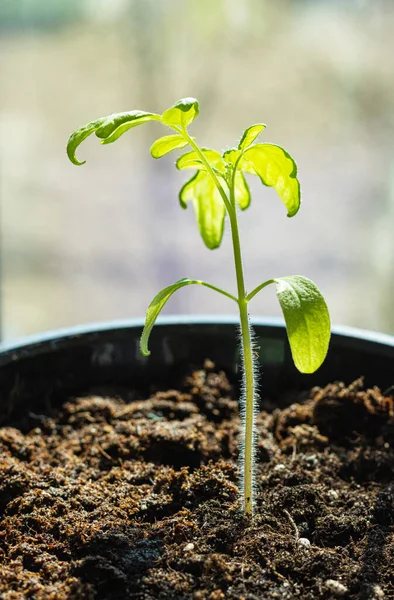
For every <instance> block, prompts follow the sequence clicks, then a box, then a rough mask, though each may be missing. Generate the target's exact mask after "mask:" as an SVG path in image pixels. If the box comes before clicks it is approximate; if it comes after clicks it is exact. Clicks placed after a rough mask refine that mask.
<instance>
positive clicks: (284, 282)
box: [274, 275, 331, 373]
mask: <svg viewBox="0 0 394 600" xmlns="http://www.w3.org/2000/svg"><path fill="white" fill-rule="evenodd" d="M274 281H275V283H276V294H277V296H278V300H279V303H280V305H281V308H282V311H283V316H284V318H285V321H286V329H287V335H288V338H289V342H290V348H291V353H292V356H293V360H294V363H295V365H296V367H297V369H298V370H299V371H301V373H313V372H314V371H316V370H317V369H318V368H319V367H320V365H321V364H322V362H323V361H324V359H325V357H326V354H327V351H328V346H329V342H330V331H331V324H330V315H329V312H328V308H327V305H326V302H325V300H324V298H323V296H322V294H321V292H320V291H319V289H318V288H317V286H316V285H315V284H314V283H313V281H311V280H310V279H307V278H306V277H302V276H301V275H293V276H290V277H280V278H277V279H275V280H274Z"/></svg>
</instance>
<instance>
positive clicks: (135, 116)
mask: <svg viewBox="0 0 394 600" xmlns="http://www.w3.org/2000/svg"><path fill="white" fill-rule="evenodd" d="M148 121H160V115H156V114H154V113H148V112H145V111H142V110H132V111H130V112H123V113H117V114H113V115H109V116H108V117H103V118H101V119H97V120H96V121H92V122H91V123H88V124H87V125H84V126H83V127H80V128H79V129H76V131H74V133H72V134H71V136H70V138H69V140H68V143H67V154H68V157H69V159H70V160H71V162H72V163H74V165H83V164H85V162H86V161H82V162H81V161H79V160H78V159H77V157H76V154H75V153H76V150H77V148H78V146H79V145H80V144H81V143H82V142H83V141H84V140H85V139H86V138H87V137H88V136H89V135H91V134H92V133H93V132H95V133H96V136H97V137H98V138H100V139H101V143H102V144H111V143H112V142H115V141H116V140H117V139H119V138H120V136H121V135H123V134H124V133H125V132H126V131H128V130H129V129H131V128H132V127H137V125H142V124H143V123H147V122H148Z"/></svg>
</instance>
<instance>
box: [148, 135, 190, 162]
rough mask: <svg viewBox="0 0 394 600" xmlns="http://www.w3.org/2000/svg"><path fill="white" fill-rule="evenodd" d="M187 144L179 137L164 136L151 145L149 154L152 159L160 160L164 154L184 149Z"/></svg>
mask: <svg viewBox="0 0 394 600" xmlns="http://www.w3.org/2000/svg"><path fill="white" fill-rule="evenodd" d="M188 143H189V142H188V141H187V140H185V138H184V137H183V136H181V135H178V134H177V135H165V136H164V137H161V138H159V139H158V140H156V141H155V142H154V143H153V144H152V146H151V149H150V153H151V155H152V156H153V158H161V157H162V156H164V155H165V154H168V153H169V152H172V150H176V149H177V148H184V147H185V146H187V145H188Z"/></svg>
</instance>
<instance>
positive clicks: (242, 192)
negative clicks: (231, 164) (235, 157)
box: [234, 171, 251, 210]
mask: <svg viewBox="0 0 394 600" xmlns="http://www.w3.org/2000/svg"><path fill="white" fill-rule="evenodd" d="M234 194H235V201H236V202H237V204H238V206H239V207H240V209H241V210H245V209H246V208H248V207H249V205H250V200H251V198H250V190H249V186H248V184H247V183H246V180H245V177H244V176H243V174H242V173H241V171H237V172H236V174H235V179H234Z"/></svg>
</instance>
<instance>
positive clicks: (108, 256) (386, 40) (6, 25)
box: [0, 0, 394, 339]
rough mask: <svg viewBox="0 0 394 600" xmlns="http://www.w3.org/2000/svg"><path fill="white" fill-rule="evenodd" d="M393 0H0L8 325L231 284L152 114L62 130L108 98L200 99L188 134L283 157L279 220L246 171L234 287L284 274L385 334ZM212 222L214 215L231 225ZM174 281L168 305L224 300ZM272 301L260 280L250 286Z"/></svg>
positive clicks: (275, 204) (391, 311)
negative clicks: (295, 207)
mask: <svg viewBox="0 0 394 600" xmlns="http://www.w3.org/2000/svg"><path fill="white" fill-rule="evenodd" d="M393 31H394V2H393V0H275V1H273V0H243V1H240V0H215V1H213V0H198V1H197V0H165V1H164V0H0V205H1V313H2V329H3V336H4V337H5V338H7V339H11V338H17V337H19V336H22V335H26V334H31V333H35V332H38V331H42V330H47V329H53V328H59V327H65V326H69V325H75V324H78V323H88V322H92V321H102V320H110V319H116V318H127V317H140V316H143V315H144V313H145V309H146V306H147V304H148V303H149V302H150V300H151V299H152V297H153V296H154V295H155V293H156V292H157V291H159V290H160V289H161V288H162V287H164V286H166V285H168V284H170V283H172V282H174V281H175V280H177V279H179V278H181V277H192V278H198V279H204V280H206V281H208V282H210V283H213V284H215V285H218V286H222V287H224V288H225V289H228V290H229V291H234V290H235V277H234V272H233V264H232V249H231V240H230V236H229V232H228V227H227V234H226V236H225V238H224V241H223V244H222V247H221V248H220V249H218V250H215V251H209V250H208V249H206V248H205V246H204V245H203V243H202V241H201V239H200V238H199V234H198V230H197V227H196V224H195V217H194V214H193V210H192V208H190V209H189V210H187V211H183V210H181V209H180V207H179V203H178V199H177V194H178V190H179V188H180V186H181V185H182V183H183V182H184V181H185V180H186V178H187V177H188V176H190V174H189V173H188V172H177V171H176V169H175V168H174V162H175V159H176V154H175V153H173V154H170V155H168V156H167V157H165V158H163V159H161V160H160V161H155V160H154V159H152V158H151V157H150V154H149V147H150V145H151V143H152V142H153V141H154V140H155V139H156V138H157V137H159V136H160V135H163V134H164V133H165V132H164V131H163V130H162V129H161V127H160V125H158V124H155V123H153V124H152V123H151V124H147V125H144V126H141V127H139V128H136V129H133V130H131V131H130V132H129V133H128V134H126V135H125V136H123V137H122V138H121V139H120V140H119V141H118V142H116V143H115V144H113V145H110V146H100V144H99V143H98V140H97V139H96V138H95V137H94V136H92V137H91V138H89V139H88V140H87V141H86V142H85V143H84V144H83V146H81V148H80V151H79V156H80V157H81V158H84V159H87V163H86V165H85V166H83V167H79V168H77V167H75V166H73V165H71V163H70V162H69V161H68V159H67V157H66V154H65V146H66V142H67V139H68V136H69V134H70V133H71V132H72V131H73V130H74V129H75V128H77V127H78V126H80V125H83V124H85V123H86V122H88V121H90V120H93V119H95V118H97V117H101V116H104V115H106V114H109V113H112V112H119V111H125V110H132V109H136V108H137V109H142V110H147V111H152V112H159V113H161V112H162V111H164V110H165V109H166V108H167V107H169V106H170V105H172V104H173V103H175V102H176V101H177V100H178V99H179V98H181V97H184V96H194V97H196V98H198V100H199V101H200V116H199V117H198V119H197V120H196V121H195V122H194V124H193V126H192V129H191V131H192V133H193V135H195V136H196V138H197V140H198V142H199V143H200V144H201V145H203V146H208V147H214V148H217V149H225V148H227V147H231V146H233V145H235V144H236V143H237V141H238V139H239V138H240V136H241V134H242V132H243V130H244V129H245V128H246V127H248V126H249V125H251V124H253V123H255V122H265V123H266V124H267V125H268V127H267V129H266V131H265V132H264V134H263V135H262V137H261V141H267V142H273V143H277V144H279V145H281V146H283V147H285V148H286V149H287V150H288V151H289V152H290V154H292V155H293V156H294V158H295V159H296V161H297V163H298V167H299V176H300V181H301V186H302V191H303V205H302V209H301V211H300V212H299V213H298V215H297V216H296V217H295V218H293V219H287V218H286V211H285V208H284V207H283V205H282V204H281V202H280V200H279V199H278V198H277V197H276V195H275V193H274V192H273V190H272V189H269V188H265V187H264V186H262V185H261V184H260V183H259V181H258V180H257V178H256V179H253V178H252V179H250V180H249V183H250V185H251V189H252V192H253V201H252V205H251V207H250V209H249V210H248V211H246V212H245V213H243V214H242V215H240V226H241V236H242V242H243V254H244V263H245V271H246V280H247V285H248V288H249V290H251V289H252V288H253V287H255V286H256V285H258V284H259V283H260V282H262V281H264V280H265V279H268V278H271V277H275V276H281V275H289V274H295V273H300V274H303V275H305V276H307V277H310V278H311V279H313V280H315V281H316V283H317V284H318V285H319V287H320V288H321V290H322V291H323V293H324V295H325V296H326V299H327V302H328V304H329V307H330V310H331V314H332V320H333V322H334V323H342V324H347V325H353V326H358V327H364V328H370V329H375V330H381V331H386V332H388V333H394V36H393ZM227 226H228V224H227ZM234 311H235V306H233V305H232V303H231V302H230V301H229V300H228V301H227V299H226V298H223V297H222V296H219V295H216V294H215V293H214V292H212V291H210V290H208V289H205V288H201V287H200V286H190V287H188V288H185V289H183V290H181V291H180V292H178V293H177V294H176V295H175V296H174V297H173V298H172V300H171V301H170V302H169V304H168V305H167V308H166V311H165V312H166V313H207V312H209V313H217V314H219V313H232V312H234ZM251 312H252V314H253V315H256V316H257V315H267V314H268V315H279V314H280V309H279V308H278V306H277V302H276V298H275V290H274V288H273V289H269V288H268V289H266V290H264V292H263V293H261V294H260V295H259V296H257V297H256V298H255V299H254V301H253V303H252V304H251Z"/></svg>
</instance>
